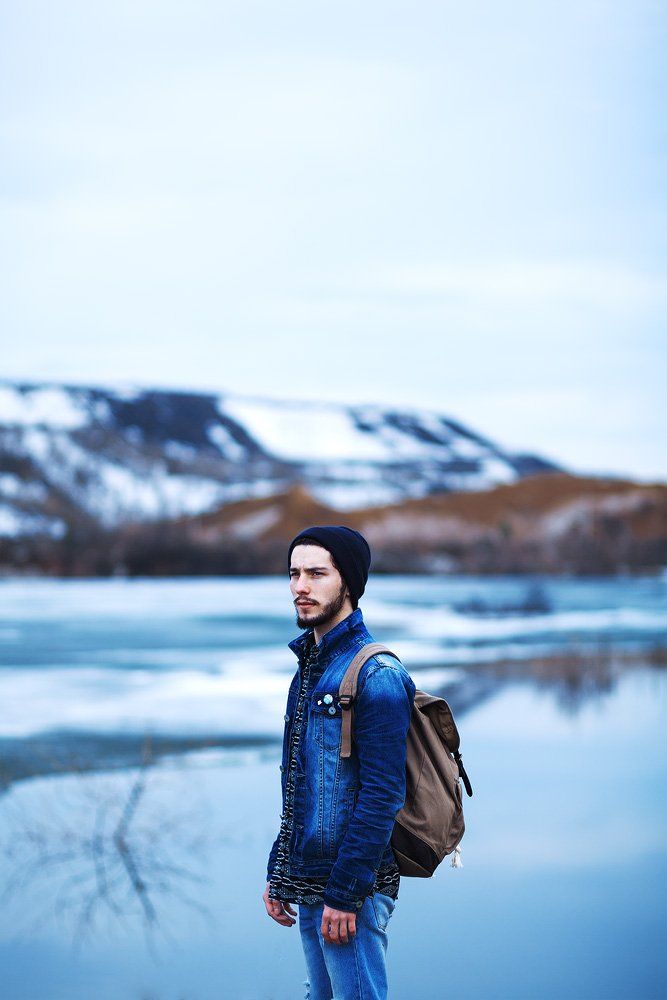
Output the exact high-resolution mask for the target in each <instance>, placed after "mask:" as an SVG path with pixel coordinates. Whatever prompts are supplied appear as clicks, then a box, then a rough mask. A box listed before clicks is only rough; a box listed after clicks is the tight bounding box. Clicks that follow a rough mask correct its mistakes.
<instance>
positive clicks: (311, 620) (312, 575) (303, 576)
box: [290, 545, 348, 628]
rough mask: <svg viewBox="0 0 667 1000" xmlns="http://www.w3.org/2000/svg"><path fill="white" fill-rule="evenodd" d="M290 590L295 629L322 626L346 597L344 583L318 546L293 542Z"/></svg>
mask: <svg viewBox="0 0 667 1000" xmlns="http://www.w3.org/2000/svg"><path fill="white" fill-rule="evenodd" d="M290 590H291V591H292V598H293V599H294V607H295V608H296V624H297V627H298V628H310V627H311V626H315V625H324V624H325V623H326V622H328V621H329V620H330V619H331V618H333V617H334V616H335V615H337V614H338V612H339V611H340V609H341V608H342V607H343V604H344V603H345V598H346V597H347V596H348V590H347V584H346V583H345V581H344V580H343V578H342V576H341V575H340V573H339V572H338V570H337V569H336V567H335V566H334V564H333V563H332V561H331V553H330V552H329V551H328V550H327V549H323V548H320V546H319V545H295V546H294V548H293V550H292V557H291V559H290Z"/></svg>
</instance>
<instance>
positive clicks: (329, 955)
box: [299, 892, 396, 1000]
mask: <svg viewBox="0 0 667 1000" xmlns="http://www.w3.org/2000/svg"><path fill="white" fill-rule="evenodd" d="M395 905H396V900H394V899H392V898H391V896H385V895H384V893H381V892H376V893H375V894H374V895H372V896H366V898H365V899H364V904H363V906H362V907H361V909H360V910H358V911H357V921H356V927H357V933H356V934H355V935H354V936H350V939H349V941H348V942H347V944H330V943H329V942H328V941H324V939H323V938H322V934H321V930H320V928H321V926H322V911H323V909H324V903H323V902H321V903H300V904H299V930H300V931H301V944H302V946H303V953H304V956H305V959H306V971H307V974H308V982H307V989H306V994H305V1000H387V967H386V962H385V958H386V953H387V924H388V923H389V920H390V918H391V915H392V913H393V912H394V907H395Z"/></svg>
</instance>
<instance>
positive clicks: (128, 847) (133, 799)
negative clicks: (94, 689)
mask: <svg viewBox="0 0 667 1000" xmlns="http://www.w3.org/2000/svg"><path fill="white" fill-rule="evenodd" d="M160 785H161V782H160V776H159V772H158V771H156V770H155V768H154V757H153V752H152V748H151V740H150V738H147V739H146V740H145V741H144V745H143V754H142V760H141V764H140V766H139V768H138V770H136V771H135V772H134V773H130V772H123V773H115V774H90V773H85V772H77V773H74V774H70V775H68V776H67V778H64V779H56V780H52V781H44V782H42V783H41V788H40V794H39V796H37V797H36V796H34V795H29V796H28V797H27V799H21V798H20V797H18V798H17V797H15V796H14V797H11V796H6V797H5V799H4V802H3V823H2V832H1V833H0V854H1V856H2V857H3V859H4V864H3V879H4V885H3V886H2V893H1V895H0V900H1V901H2V904H3V909H4V908H6V906H7V905H8V904H9V903H10V902H11V901H12V899H15V900H16V901H18V902H19V903H20V912H21V915H22V917H23V918H24V919H26V920H28V921H29V922H31V928H32V930H33V931H36V930H37V929H39V928H40V927H42V926H44V925H45V924H47V923H48V922H49V921H51V920H52V919H53V918H54V917H55V918H56V919H57V920H65V921H67V923H68V926H69V923H70V922H71V924H72V946H73V950H74V951H77V950H78V949H80V948H81V946H82V944H83V943H84V941H85V940H86V939H87V938H90V937H92V935H93V933H94V932H95V931H96V930H102V931H104V930H106V929H108V925H109V922H110V921H114V920H115V921H117V922H119V923H120V924H123V925H124V926H125V928H126V929H127V928H128V927H130V926H134V927H136V926H137V925H140V926H142V927H143V931H144V935H145V940H146V944H147V945H148V947H149V948H151V947H152V945H153V938H154V935H155V933H156V932H157V931H158V930H160V932H161V933H162V934H163V935H164V936H169V928H168V927H167V926H166V925H165V921H164V916H165V913H166V912H174V906H173V903H174V901H177V902H178V903H179V904H182V905H184V906H185V907H187V908H188V909H190V910H193V911H196V912H197V914H198V915H199V917H200V918H201V919H203V920H204V922H205V923H210V922H211V921H213V920H214V915H213V913H212V912H211V910H210V909H209V908H208V907H207V906H206V905H205V904H204V903H203V902H202V899H201V896H202V894H201V892H200V891H199V890H198V888H197V886H200V885H201V884H202V883H203V882H204V881H205V878H206V874H205V869H206V858H207V852H208V849H209V848H210V846H211V836H210V830H211V825H210V823H209V822H208V817H207V811H206V809H205V807H204V806H203V805H202V803H201V802H200V803H196V802H193V801H192V800H190V807H189V808H187V809H186V808H184V796H183V795H180V794H175V789H174V787H173V775H172V776H170V778H169V785H163V787H162V788H161V787H160ZM163 792H166V794H161V793H163ZM24 802H27V803H28V804H29V807H30V808H29V809H25V808H24V807H23V803H24ZM223 839H224V838H223ZM218 843H220V837H218ZM167 903H168V904H169V905H167Z"/></svg>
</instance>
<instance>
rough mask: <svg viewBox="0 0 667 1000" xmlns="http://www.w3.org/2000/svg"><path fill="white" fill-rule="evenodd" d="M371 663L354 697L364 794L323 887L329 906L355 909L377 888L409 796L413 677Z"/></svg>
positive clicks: (360, 796) (360, 777) (360, 791)
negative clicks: (407, 772)
mask: <svg viewBox="0 0 667 1000" xmlns="http://www.w3.org/2000/svg"><path fill="white" fill-rule="evenodd" d="M371 664H372V665H371V668H370V669H369V670H368V673H367V674H366V677H365V680H364V683H363V686H362V687H360V690H359V692H358V694H357V699H356V701H355V703H354V719H353V735H354V739H355V746H356V751H357V754H358V758H359V782H360V790H359V796H358V798H357V803H356V806H355V810H354V815H353V816H352V819H351V820H350V823H349V825H348V828H347V831H346V833H345V837H344V838H343V842H342V844H341V846H340V849H339V851H338V856H337V858H336V862H335V864H334V866H333V868H332V870H331V874H330V876H329V880H328V882H327V886H326V890H325V893H324V902H325V903H326V904H327V905H328V906H332V907H334V908H335V909H337V910H347V911H352V912H356V911H357V910H358V909H360V908H361V906H362V905H363V901H364V898H365V897H366V896H367V895H368V893H369V892H370V890H371V889H372V888H373V883H374V882H375V875H376V873H377V870H378V868H379V866H380V861H381V858H382V855H383V854H384V852H385V849H386V847H387V844H388V843H389V841H390V839H391V834H392V830H393V828H394V820H395V818H396V814H397V813H398V812H399V810H400V809H401V807H402V806H403V804H404V802H405V790H406V781H405V761H406V753H407V734H408V729H409V727H410V717H411V714H412V705H413V701H414V693H415V687H414V684H413V682H412V679H411V678H409V677H407V680H406V675H405V673H403V672H402V671H401V670H400V669H399V668H397V667H393V666H387V665H385V664H382V663H377V664H375V663H373V661H371Z"/></svg>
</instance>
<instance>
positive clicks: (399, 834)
mask: <svg viewBox="0 0 667 1000" xmlns="http://www.w3.org/2000/svg"><path fill="white" fill-rule="evenodd" d="M377 653H388V654H389V655H390V656H393V657H394V658H395V659H397V660H399V658H398V656H396V653H392V651H391V650H390V649H387V647H386V646H383V645H382V643H380V642H371V643H368V644H367V645H365V646H364V647H363V649H360V650H359V652H358V653H357V655H356V656H355V657H354V659H353V660H352V662H351V663H350V665H349V667H348V668H347V671H346V672H345V676H344V677H343V680H342V681H341V684H340V688H339V691H338V700H339V702H340V706H341V708H342V709H343V721H342V729H341V742H340V756H341V757H349V756H350V754H351V752H352V716H353V711H354V709H353V704H354V699H355V698H356V695H357V678H358V676H359V671H360V670H361V668H362V666H363V665H364V663H365V662H366V660H368V659H369V658H370V657H371V656H375V655H376V654H377ZM399 663H400V660H399ZM459 745H460V738H459V733H458V730H457V728H456V723H455V722H454V717H453V715H452V713H451V709H450V707H449V705H448V704H447V702H446V701H445V699H444V698H440V697H438V696H437V695H433V694H427V693H426V692H425V691H420V690H419V689H417V691H416V692H415V700H414V705H413V708H412V717H411V720H410V728H409V729H408V739H407V759H406V768H405V770H406V796H405V802H404V804H403V806H402V808H401V809H400V810H399V812H398V813H397V814H396V819H395V821H394V829H393V832H392V835H391V846H392V849H393V851H394V855H395V857H396V862H397V864H398V867H399V871H400V873H401V875H412V876H416V877H417V878H430V877H431V875H433V872H434V871H435V869H436V868H437V867H438V865H439V864H440V862H441V861H442V859H443V858H444V857H446V855H448V854H451V853H452V852H454V854H453V857H452V867H454V868H462V867H463V865H462V863H461V860H460V853H461V848H460V847H459V843H460V841H461V838H462V837H463V832H464V830H465V824H464V822H463V801H462V796H461V786H460V784H459V778H461V779H462V781H463V784H464V785H465V789H466V792H467V793H468V795H472V786H471V784H470V780H469V779H468V775H467V774H466V772H465V769H464V767H463V759H462V757H461V754H460V753H459Z"/></svg>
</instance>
